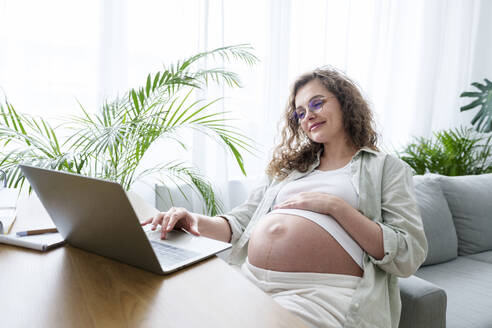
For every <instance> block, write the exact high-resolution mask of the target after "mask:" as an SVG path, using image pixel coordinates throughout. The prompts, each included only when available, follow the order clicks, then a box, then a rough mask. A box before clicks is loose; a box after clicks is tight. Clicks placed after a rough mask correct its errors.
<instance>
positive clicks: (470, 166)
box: [397, 127, 492, 176]
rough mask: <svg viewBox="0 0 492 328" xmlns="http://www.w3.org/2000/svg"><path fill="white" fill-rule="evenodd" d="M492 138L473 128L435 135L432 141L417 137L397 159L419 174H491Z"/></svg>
mask: <svg viewBox="0 0 492 328" xmlns="http://www.w3.org/2000/svg"><path fill="white" fill-rule="evenodd" d="M491 138H492V135H489V136H487V135H484V134H482V133H478V132H476V131H474V130H473V129H472V128H464V127H460V128H454V129H449V130H444V131H439V132H436V133H434V136H433V138H422V137H418V138H417V137H416V138H414V141H413V142H412V143H410V144H409V145H408V146H407V147H406V148H405V149H404V150H403V151H401V152H398V153H397V155H398V157H400V159H402V160H403V161H405V162H407V164H408V165H410V166H411V167H412V169H413V170H414V171H415V173H416V174H425V173H437V174H441V175H448V176H457V175H475V174H482V173H492V163H491V161H490V158H491V155H492V140H491Z"/></svg>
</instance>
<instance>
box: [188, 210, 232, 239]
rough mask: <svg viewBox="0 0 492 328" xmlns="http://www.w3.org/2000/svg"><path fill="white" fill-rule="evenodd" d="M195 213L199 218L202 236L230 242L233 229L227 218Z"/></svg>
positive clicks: (199, 229)
mask: <svg viewBox="0 0 492 328" xmlns="http://www.w3.org/2000/svg"><path fill="white" fill-rule="evenodd" d="M195 215H196V217H197V219H198V231H200V234H201V235H202V236H205V237H208V238H213V239H216V240H220V241H223V242H226V243H228V242H230V240H231V235H232V231H231V227H230V226H229V222H228V221H227V220H226V219H224V218H223V217H220V216H206V215H201V214H196V213H195Z"/></svg>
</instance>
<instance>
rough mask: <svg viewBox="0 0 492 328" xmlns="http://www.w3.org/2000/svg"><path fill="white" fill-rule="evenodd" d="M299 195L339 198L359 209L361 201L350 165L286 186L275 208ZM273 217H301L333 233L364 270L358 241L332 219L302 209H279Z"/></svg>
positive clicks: (313, 173)
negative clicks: (316, 193) (281, 215)
mask: <svg viewBox="0 0 492 328" xmlns="http://www.w3.org/2000/svg"><path fill="white" fill-rule="evenodd" d="M300 192H322V193H329V194H333V195H335V196H338V197H340V198H342V199H343V200H345V201H346V202H347V203H349V204H350V205H351V206H352V207H354V208H358V203H359V197H358V195H357V192H356V190H355V187H354V185H353V184H352V178H351V174H350V163H349V164H347V165H346V166H344V167H342V168H340V169H336V170H331V171H320V170H315V171H313V172H311V173H310V174H308V175H306V176H304V177H302V178H301V179H298V180H294V181H291V182H289V183H287V184H286V185H285V186H284V187H283V188H282V189H281V190H280V191H279V193H278V195H277V198H276V199H275V205H277V204H280V203H282V202H284V201H285V200H287V199H289V198H291V197H294V196H295V195H297V194H298V193H300ZM270 213H284V214H293V215H298V216H302V217H304V218H306V219H308V220H311V221H313V222H315V223H317V224H318V225H319V226H321V227H322V228H323V229H325V230H326V231H327V232H328V233H330V234H331V235H332V236H333V238H335V240H336V241H337V242H338V243H339V244H340V245H341V246H342V247H343V248H344V249H345V250H346V251H347V253H348V254H349V255H350V256H351V257H352V258H353V259H354V261H355V263H357V264H358V265H359V266H360V267H361V268H362V266H363V264H362V258H363V255H364V251H363V250H362V248H361V247H360V246H359V245H358V244H357V243H356V242H355V240H354V239H353V238H352V237H351V236H350V235H349V234H348V233H347V232H346V231H345V230H344V229H343V228H342V226H341V225H340V224H339V223H338V222H337V221H336V220H335V219H333V218H332V217H331V216H329V215H326V214H321V213H316V212H312V211H306V210H300V209H277V210H273V211H272V212H270Z"/></svg>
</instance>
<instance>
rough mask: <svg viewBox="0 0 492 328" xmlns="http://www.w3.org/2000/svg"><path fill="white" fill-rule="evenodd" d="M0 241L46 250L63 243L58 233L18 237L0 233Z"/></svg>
mask: <svg viewBox="0 0 492 328" xmlns="http://www.w3.org/2000/svg"><path fill="white" fill-rule="evenodd" d="M0 243H4V244H9V245H15V246H20V247H26V248H31V249H37V250H38V251H43V252H44V251H47V250H49V249H51V248H54V247H56V246H60V245H62V244H64V243H65V240H64V239H63V237H62V236H61V235H60V234H59V233H43V234H40V235H32V236H24V237H19V236H17V235H14V234H12V235H0Z"/></svg>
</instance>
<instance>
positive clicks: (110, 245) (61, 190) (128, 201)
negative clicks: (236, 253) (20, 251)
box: [19, 165, 231, 274]
mask: <svg viewBox="0 0 492 328" xmlns="http://www.w3.org/2000/svg"><path fill="white" fill-rule="evenodd" d="M19 167H20V168H21V170H22V173H23V174H24V176H25V177H26V178H27V180H28V181H29V183H30V185H31V187H32V188H33V189H34V191H35V192H36V194H37V195H38V197H39V199H40V200H41V203H42V204H43V206H44V208H45V209H46V211H47V212H48V214H49V215H50V217H51V219H52V220H53V223H54V224H55V225H56V227H57V229H58V231H59V233H60V234H61V236H62V237H63V238H64V239H65V241H66V242H67V243H68V244H70V245H72V246H74V247H77V248H81V249H83V250H86V251H89V252H93V253H96V254H99V255H102V256H105V257H108V258H111V259H114V260H117V261H121V262H124V263H127V264H130V265H133V266H136V267H139V268H141V269H144V270H148V271H151V272H154V273H157V274H168V273H171V272H174V271H176V270H179V269H181V268H184V267H186V266H189V265H191V264H193V263H196V262H198V261H201V260H204V259H206V258H208V257H211V256H213V255H214V254H217V253H219V252H222V251H224V250H227V249H229V248H230V247H231V244H229V243H224V242H221V241H218V240H215V239H211V238H207V237H203V236H199V237H197V236H194V235H192V234H190V233H187V232H184V230H183V231H181V230H173V231H170V232H169V233H168V234H167V236H166V239H164V240H161V239H160V227H159V228H157V229H156V231H152V230H151V229H150V228H151V225H150V224H149V225H146V226H144V227H142V226H141V225H140V222H141V221H143V220H145V219H148V218H150V217H152V216H154V215H155V214H156V213H158V212H159V211H158V210H156V209H154V208H153V207H152V206H150V205H148V204H147V203H146V202H145V201H144V200H142V199H141V198H140V197H138V196H137V195H135V194H129V193H127V192H125V190H124V189H123V188H122V187H121V185H120V184H118V183H115V182H111V181H106V180H101V179H95V178H89V177H85V176H81V175H77V174H72V173H65V172H59V171H54V170H48V169H43V168H38V167H34V166H29V165H19Z"/></svg>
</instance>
